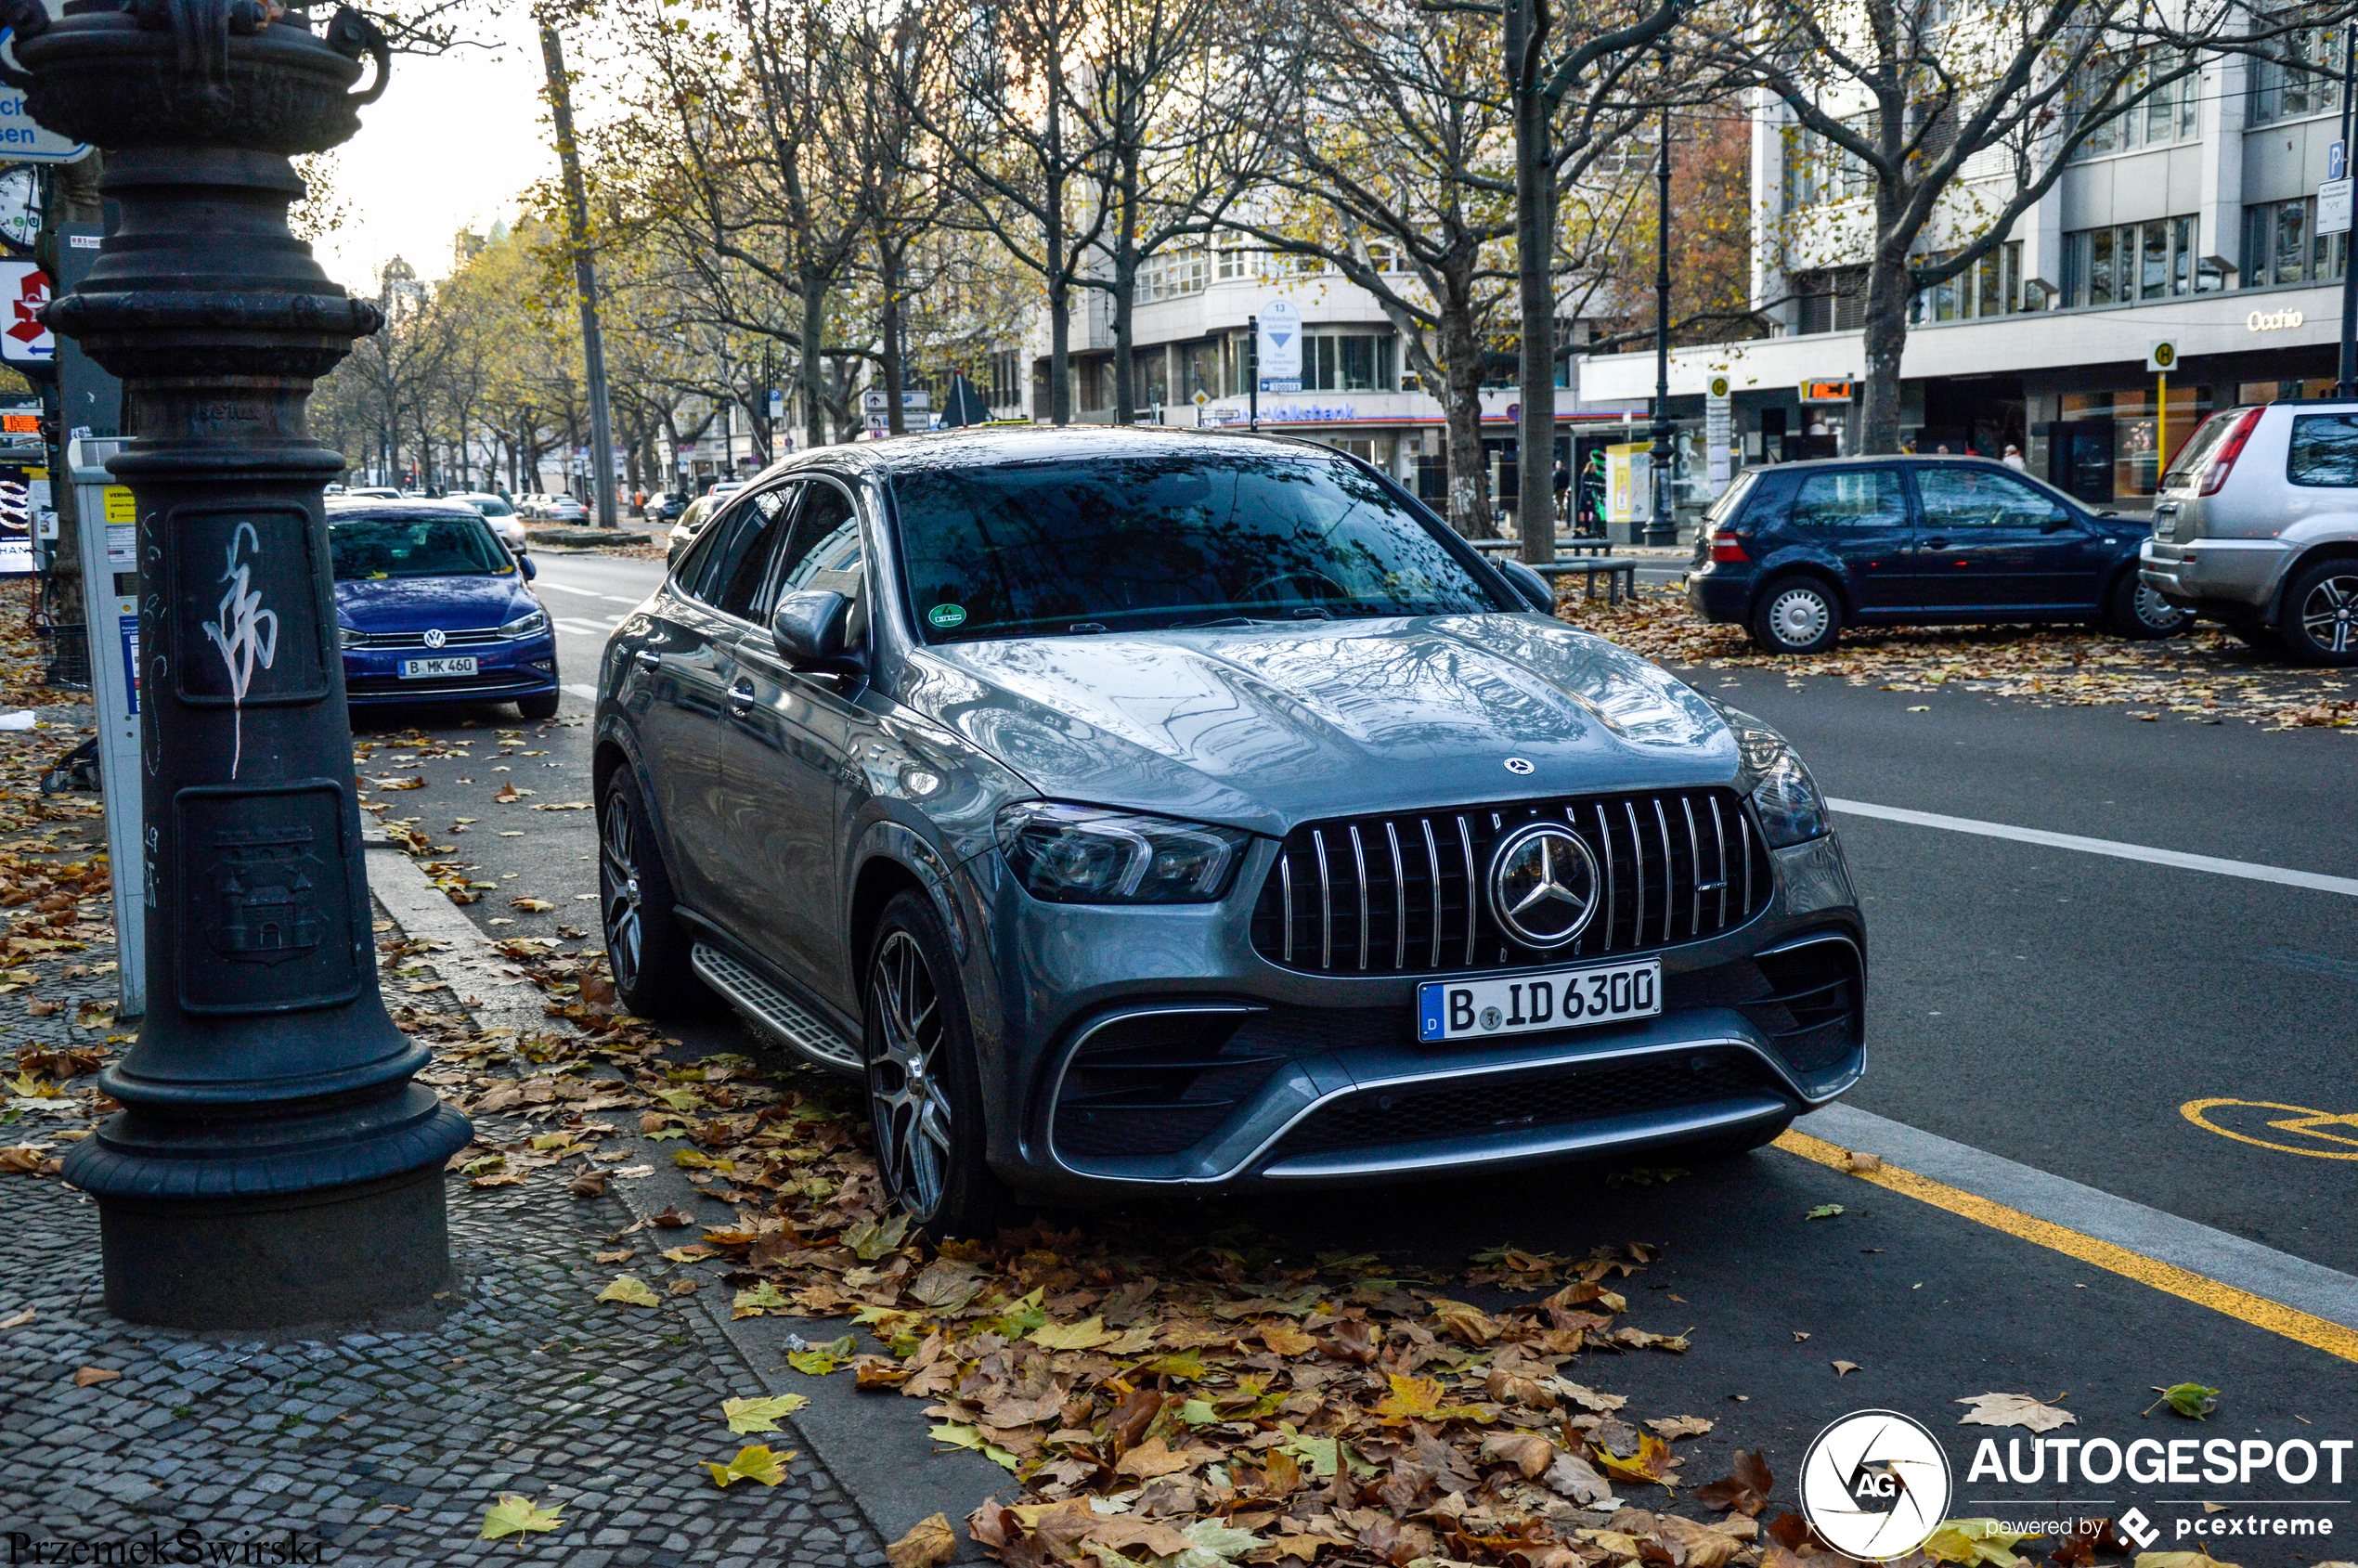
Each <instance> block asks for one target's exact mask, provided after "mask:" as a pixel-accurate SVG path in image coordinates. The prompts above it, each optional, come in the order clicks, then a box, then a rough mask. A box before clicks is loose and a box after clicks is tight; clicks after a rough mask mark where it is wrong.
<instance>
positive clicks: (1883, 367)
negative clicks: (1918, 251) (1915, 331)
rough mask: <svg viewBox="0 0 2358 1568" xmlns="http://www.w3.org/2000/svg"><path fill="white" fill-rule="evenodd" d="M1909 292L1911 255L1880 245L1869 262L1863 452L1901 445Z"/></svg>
mask: <svg viewBox="0 0 2358 1568" xmlns="http://www.w3.org/2000/svg"><path fill="white" fill-rule="evenodd" d="M1908 293H1909V289H1908V258H1907V256H1906V255H1905V254H1904V253H1900V254H1895V253H1892V252H1890V251H1888V250H1885V249H1883V248H1880V247H1879V248H1878V249H1877V250H1876V252H1875V256H1874V260H1873V261H1872V262H1871V263H1870V264H1869V265H1868V267H1867V305H1866V319H1865V322H1864V325H1865V327H1866V335H1865V342H1864V343H1863V344H1862V346H1863V347H1864V348H1865V350H1866V356H1867V385H1866V389H1865V391H1866V395H1865V397H1864V398H1863V399H1862V400H1861V404H1860V408H1859V450H1860V451H1861V452H1866V453H1878V454H1880V453H1885V452H1896V451H1898V450H1899V359H1900V356H1901V355H1902V354H1903V353H1904V352H1905V351H1906V350H1907V347H1908ZM1845 455H1846V456H1847V455H1848V454H1845Z"/></svg>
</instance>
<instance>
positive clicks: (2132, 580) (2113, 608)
mask: <svg viewBox="0 0 2358 1568" xmlns="http://www.w3.org/2000/svg"><path fill="white" fill-rule="evenodd" d="M2104 624H2105V630H2106V631H2109V632H2111V633H2112V634H2113V635H2114V636H2115V637H2122V638H2126V639H2128V640H2129V641H2131V642H2153V641H2159V640H2160V639H2162V638H2164V637H2176V636H2179V635H2181V634H2182V633H2183V632H2185V631H2186V630H2187V629H2188V628H2191V627H2192V626H2193V625H2194V624H2195V613H2194V612H2193V611H2192V610H2188V609H2183V608H2181V607H2180V606H2178V605H2176V604H2172V603H2170V601H2169V600H2167V599H2164V598H2163V597H2162V596H2161V595H2160V594H2158V593H2156V592H2155V591H2154V590H2152V589H2150V588H2147V587H2146V586H2145V585H2144V583H2141V582H2139V581H2138V580H2137V574H2136V572H2135V571H2133V570H2131V571H2126V572H2123V573H2121V574H2120V580H2119V581H2118V582H2116V583H2114V584H2113V585H2112V591H2111V592H2110V593H2109V594H2107V595H2105V623H2104Z"/></svg>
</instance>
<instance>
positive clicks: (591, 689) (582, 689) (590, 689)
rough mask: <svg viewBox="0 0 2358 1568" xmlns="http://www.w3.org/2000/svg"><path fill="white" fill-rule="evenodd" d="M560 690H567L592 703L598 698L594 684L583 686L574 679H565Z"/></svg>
mask: <svg viewBox="0 0 2358 1568" xmlns="http://www.w3.org/2000/svg"><path fill="white" fill-rule="evenodd" d="M560 690H563V691H565V692H568V693H572V694H573V695H574V696H577V697H581V698H584V699H586V700H588V701H589V702H593V703H594V702H596V701H597V700H598V688H596V687H595V686H584V685H581V684H579V683H577V682H575V681H567V682H566V683H565V684H564V686H563V687H562V688H560Z"/></svg>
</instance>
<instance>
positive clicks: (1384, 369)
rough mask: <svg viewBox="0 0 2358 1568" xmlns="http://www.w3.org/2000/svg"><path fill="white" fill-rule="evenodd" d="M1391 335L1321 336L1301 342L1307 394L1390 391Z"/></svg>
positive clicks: (1353, 334) (1303, 378)
mask: <svg viewBox="0 0 2358 1568" xmlns="http://www.w3.org/2000/svg"><path fill="white" fill-rule="evenodd" d="M1393 346H1394V345H1393V340H1392V338H1391V336H1390V335H1389V334H1386V335H1382V336H1377V335H1372V334H1367V333H1361V332H1335V333H1321V334H1318V335H1315V336H1306V337H1304V338H1303V339H1302V391H1304V392H1390V391H1391V390H1392V389H1393V385H1394V373H1393Z"/></svg>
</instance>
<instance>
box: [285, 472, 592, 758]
mask: <svg viewBox="0 0 2358 1568" xmlns="http://www.w3.org/2000/svg"><path fill="white" fill-rule="evenodd" d="M327 505H328V550H329V553H330V556H331V557H332V559H333V561H334V564H335V578H336V625H337V628H338V630H339V631H340V632H341V633H342V636H343V683H344V694H345V697H346V699H347V700H348V701H350V702H352V703H354V704H356V705H365V704H373V703H449V702H471V703H480V702H512V703H514V704H515V705H516V710H517V711H518V712H519V713H521V714H523V715H524V717H525V718H526V719H547V718H550V717H551V716H553V715H554V714H555V713H556V711H557V641H556V636H555V633H554V632H552V631H551V629H550V626H549V613H548V611H547V610H546V609H545V608H543V607H542V605H541V603H540V601H539V599H538V596H537V595H535V594H534V592H533V591H532V588H531V586H530V585H531V581H532V577H533V564H532V559H531V557H529V556H512V555H510V554H509V552H508V551H507V548H506V547H505V546H504V545H502V544H501V543H500V542H499V539H498V538H494V537H493V535H492V532H491V527H490V525H489V524H487V523H486V522H485V521H484V519H483V517H482V515H481V514H480V513H478V512H475V511H474V509H473V508H472V507H469V506H465V505H462V504H460V503H458V502H456V501H449V500H440V501H400V500H394V501H386V500H381V499H352V498H350V497H340V498H338V499H334V500H331V501H330V502H328V503H327Z"/></svg>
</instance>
